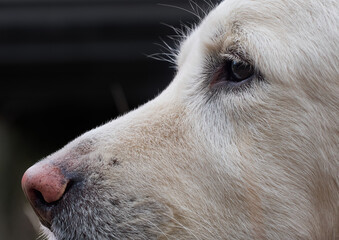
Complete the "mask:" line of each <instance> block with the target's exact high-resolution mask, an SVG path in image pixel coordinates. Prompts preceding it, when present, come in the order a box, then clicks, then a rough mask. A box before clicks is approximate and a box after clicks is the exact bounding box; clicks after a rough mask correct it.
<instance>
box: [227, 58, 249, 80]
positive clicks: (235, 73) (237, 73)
mask: <svg viewBox="0 0 339 240" xmlns="http://www.w3.org/2000/svg"><path fill="white" fill-rule="evenodd" d="M227 68H228V69H227V70H228V71H229V73H230V76H229V77H230V79H229V81H231V82H241V81H244V80H246V79H248V78H250V77H252V76H253V75H254V68H253V67H252V65H250V64H248V63H245V62H239V61H232V62H231V63H230V66H227Z"/></svg>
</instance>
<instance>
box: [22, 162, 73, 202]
mask: <svg viewBox="0 0 339 240" xmlns="http://www.w3.org/2000/svg"><path fill="white" fill-rule="evenodd" d="M68 182H69V180H68V179H67V178H66V177H65V176H64V175H63V174H62V172H61V170H60V168H59V167H57V166H54V165H51V164H48V163H37V164H36V165H34V166H32V167H31V168H29V169H28V170H27V171H26V172H25V174H24V176H23V177H22V180H21V185H22V189H23V190H24V192H25V194H26V196H27V197H28V199H29V200H30V202H31V203H32V204H33V205H34V203H35V201H36V198H37V191H38V192H40V193H41V195H42V197H43V199H44V200H45V202H47V203H52V202H56V201H58V200H59V199H60V198H61V197H62V195H63V194H64V192H65V190H66V187H67V184H68Z"/></svg>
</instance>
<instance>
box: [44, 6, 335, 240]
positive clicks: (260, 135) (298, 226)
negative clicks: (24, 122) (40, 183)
mask: <svg viewBox="0 0 339 240" xmlns="http://www.w3.org/2000/svg"><path fill="white" fill-rule="evenodd" d="M338 40H339V3H338V1H337V0H288V1H286V0H225V1H223V2H222V3H221V4H220V5H219V6H217V7H216V8H215V9H214V10H213V11H211V12H210V13H209V15H208V16H206V18H205V19H204V20H203V21H202V22H201V24H200V25H199V26H198V27H196V29H195V30H194V31H192V33H191V34H190V35H189V36H188V37H187V39H185V40H184V41H183V43H182V44H181V46H180V53H179V55H178V57H177V74H176V77H175V78H174V80H173V82H172V83H171V84H170V86H169V87H168V88H167V89H166V90H165V91H164V92H163V93H162V94H160V95H159V96H158V97H157V98H155V99H154V100H152V101H150V102H149V103H147V104H145V105H144V106H142V107H140V108H138V109H137V110H134V111H132V112H130V113H128V114H127V115H125V116H122V117H120V118H118V119H116V120H114V121H112V122H110V123H108V124H106V125H104V126H101V127H99V128H97V129H94V130H92V131H90V132H88V133H85V134H84V135H83V136H81V137H79V138H78V139H76V140H74V141H73V142H71V143H70V144H68V145H67V146H66V147H64V148H63V149H61V150H60V151H58V152H57V153H55V154H53V155H51V156H49V157H47V158H46V159H44V160H43V161H46V162H51V163H53V164H55V165H58V166H60V167H61V168H62V169H63V170H64V171H65V172H68V173H72V174H73V176H74V179H76V181H74V184H73V185H72V187H71V188H70V189H69V190H68V192H66V194H65V195H64V196H63V199H62V200H61V201H60V203H59V205H58V207H57V208H55V209H54V210H53V211H54V212H53V214H54V216H55V217H54V220H53V222H52V226H51V232H52V233H51V232H50V230H47V229H45V231H46V232H48V235H49V236H50V239H53V238H55V239H58V240H61V239H186V240H188V239H233V240H240V239H308V240H309V239H314V240H315V239H332V240H335V239H339V160H338V155H339V152H338V146H339V129H338V127H339V121H338V119H339V109H338V102H339V101H338V100H339V99H338V96H339V86H338V79H339V67H338V65H339V57H338V56H339V55H338V53H339V44H338ZM232 57H234V58H241V59H244V60H245V61H246V62H249V63H251V64H252V65H253V66H254V67H255V69H256V72H260V75H259V74H258V75H256V77H255V78H254V79H253V80H252V81H251V83H250V84H249V85H246V87H244V88H236V89H234V88H227V87H212V86H211V81H212V80H211V79H213V76H214V74H215V72H216V69H218V67H219V66H220V65H222V64H223V62H224V61H225V58H232Z"/></svg>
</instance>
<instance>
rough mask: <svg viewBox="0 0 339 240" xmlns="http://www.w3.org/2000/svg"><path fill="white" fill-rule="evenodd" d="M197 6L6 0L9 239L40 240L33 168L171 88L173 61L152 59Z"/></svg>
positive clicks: (179, 1)
mask: <svg viewBox="0 0 339 240" xmlns="http://www.w3.org/2000/svg"><path fill="white" fill-rule="evenodd" d="M207 1H208V2H207ZM195 2H196V3H197V4H198V5H199V6H201V7H202V8H203V9H208V8H209V7H208V5H209V4H208V3H209V2H210V0H206V1H204V0H201V1H199V0H195ZM213 2H214V3H215V2H218V1H213ZM160 4H168V5H173V6H176V7H177V8H176V7H169V6H163V5H160ZM179 8H184V9H187V11H185V10H180V9H179ZM192 8H195V10H193V9H192ZM189 11H195V12H196V11H198V12H199V14H200V15H203V13H202V11H200V9H199V8H198V7H197V6H196V5H195V4H194V3H190V1H189V0H167V1H165V0H0V189H1V191H0V238H1V239H4V240H5V239H23V240H25V239H35V238H36V236H37V233H36V232H35V231H34V228H33V226H34V224H32V223H31V222H32V221H30V220H29V218H33V214H32V211H30V207H29V206H28V204H27V202H26V200H25V199H24V196H23V193H22V192H21V187H20V185H21V184H20V181H21V176H22V174H23V173H24V171H25V169H26V168H28V167H29V166H30V165H32V164H33V163H34V162H36V161H37V160H39V159H41V158H43V157H45V156H46V155H48V154H50V153H52V152H54V151H56V150H57V149H59V148H61V147H62V146H63V145H65V144H66V143H67V142H69V141H70V140H72V139H74V138H75V137H77V136H79V135H80V134H81V133H83V132H85V131H87V130H89V129H91V128H93V127H96V126H99V125H101V124H103V123H105V122H107V121H109V120H111V119H114V118H116V117H117V116H119V115H121V114H123V113H125V112H126V111H128V110H131V109H133V108H135V107H137V106H139V105H140V104H143V103H145V102H147V101H148V100H150V99H152V98H153V97H154V96H156V95H157V94H158V93H159V92H161V91H162V90H163V89H164V88H165V87H166V86H167V85H168V84H169V82H170V81H171V79H172V78H173V76H174V74H175V70H174V68H173V65H172V64H170V63H167V62H165V61H157V60H154V59H151V58H149V57H147V55H151V54H154V53H159V52H163V51H164V52H168V51H167V50H165V49H163V48H162V47H161V46H159V45H158V44H162V43H161V42H162V39H164V40H165V41H166V42H167V43H168V44H169V45H170V46H175V43H174V42H173V41H172V40H171V39H170V38H168V36H172V35H176V33H175V32H174V31H173V30H172V29H171V28H170V27H168V26H166V25H165V24H168V25H171V26H174V27H178V28H182V27H180V26H181V25H182V24H183V25H191V24H193V23H195V22H198V18H197V17H196V16H194V15H193V14H191V13H189ZM162 23H165V24H162ZM162 45H164V44H162ZM171 66H172V68H171ZM33 222H34V220H33Z"/></svg>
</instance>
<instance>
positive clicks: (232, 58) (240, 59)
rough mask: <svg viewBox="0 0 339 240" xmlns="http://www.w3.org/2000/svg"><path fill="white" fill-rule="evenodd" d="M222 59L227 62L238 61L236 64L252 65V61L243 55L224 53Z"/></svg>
mask: <svg viewBox="0 0 339 240" xmlns="http://www.w3.org/2000/svg"><path fill="white" fill-rule="evenodd" d="M220 56H221V58H222V59H223V60H224V61H225V60H228V61H236V62H243V63H246V64H249V65H252V66H253V64H252V61H251V60H249V59H248V58H246V57H245V56H243V54H239V53H223V54H220Z"/></svg>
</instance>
